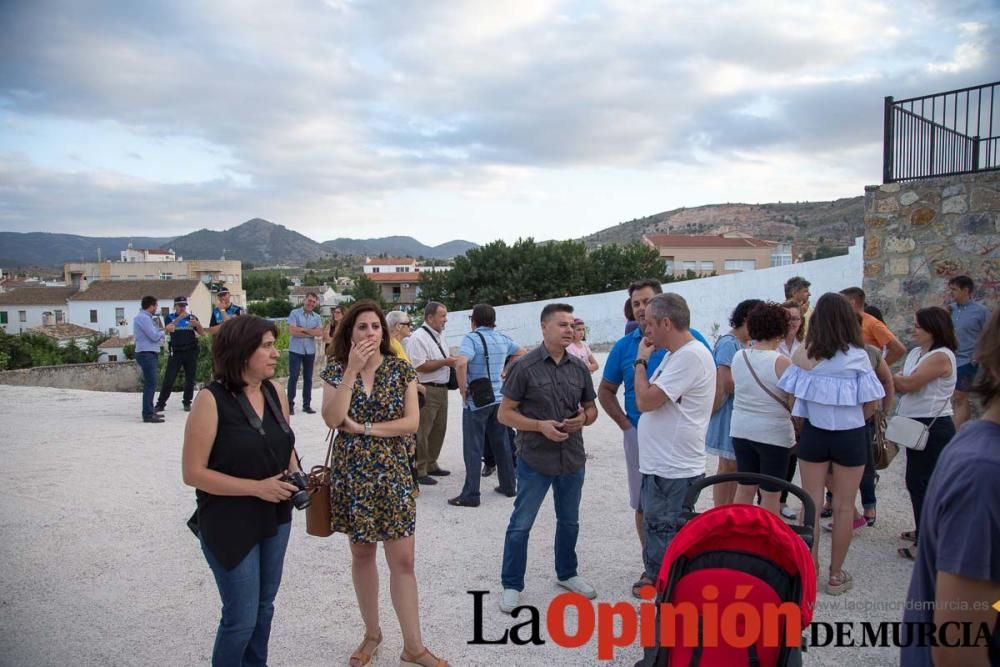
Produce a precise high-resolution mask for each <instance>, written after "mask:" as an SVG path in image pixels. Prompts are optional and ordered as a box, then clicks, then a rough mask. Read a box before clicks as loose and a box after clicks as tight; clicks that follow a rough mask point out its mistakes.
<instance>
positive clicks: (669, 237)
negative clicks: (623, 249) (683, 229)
mask: <svg viewBox="0 0 1000 667" xmlns="http://www.w3.org/2000/svg"><path fill="white" fill-rule="evenodd" d="M643 238H644V239H646V240H647V241H649V242H650V243H652V244H653V245H654V246H656V247H657V248H773V247H775V246H777V245H778V242H777V241H764V240H762V239H745V238H726V237H725V236H698V235H686V234H645V235H644V236H643Z"/></svg>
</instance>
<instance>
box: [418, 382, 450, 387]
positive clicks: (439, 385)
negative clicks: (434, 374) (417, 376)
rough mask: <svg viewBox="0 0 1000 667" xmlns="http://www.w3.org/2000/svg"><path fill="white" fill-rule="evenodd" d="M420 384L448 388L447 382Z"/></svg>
mask: <svg viewBox="0 0 1000 667" xmlns="http://www.w3.org/2000/svg"><path fill="white" fill-rule="evenodd" d="M420 384H422V385H424V386H425V387H441V388H443V389H447V388H448V383H447V382H421V383H420Z"/></svg>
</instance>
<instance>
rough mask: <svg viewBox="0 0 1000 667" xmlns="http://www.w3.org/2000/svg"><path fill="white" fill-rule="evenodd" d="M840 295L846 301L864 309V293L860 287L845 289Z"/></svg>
mask: <svg viewBox="0 0 1000 667" xmlns="http://www.w3.org/2000/svg"><path fill="white" fill-rule="evenodd" d="M840 293H841V294H843V295H844V296H846V297H847V300H848V301H853V302H855V303H858V304H860V305H861V307H862V308H864V307H865V291H864V290H863V289H861V288H860V287H845V288H844V289H842V290H840Z"/></svg>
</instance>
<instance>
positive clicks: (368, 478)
mask: <svg viewBox="0 0 1000 667" xmlns="http://www.w3.org/2000/svg"><path fill="white" fill-rule="evenodd" d="M320 377H322V378H323V380H325V381H326V382H327V383H329V384H330V385H332V386H333V387H337V386H339V385H340V383H341V381H342V380H343V377H344V367H343V366H342V365H341V364H340V363H338V362H336V361H331V362H330V363H329V364H328V365H327V367H326V368H325V369H324V370H323V372H322V373H321V374H320ZM416 377H417V375H416V371H414V370H413V366H411V365H410V364H409V363H408V362H407V361H405V360H403V359H400V358H398V357H395V356H390V355H386V356H385V357H384V358H383V360H382V364H381V365H380V366H379V367H378V368H377V369H376V370H375V381H374V383H373V385H372V393H371V396H368V395H366V394H365V390H364V385H363V383H362V381H361V376H360V375H358V377H357V379H356V380H355V383H354V389H353V391H352V392H351V406H350V408H349V409H348V411H347V416H348V417H350V418H351V419H353V420H354V421H356V422H358V423H359V424H364V423H365V422H368V421H370V422H372V423H378V422H387V421H392V420H394V419H401V418H402V417H403V407H404V406H403V404H404V401H405V397H406V387H407V386H408V385H409V383H410V382H412V381H414V380H415V379H416ZM408 443H409V438H408V436H396V437H392V438H377V437H375V436H365V435H361V434H354V433H344V432H343V431H338V432H337V436H336V438H335V439H334V441H333V456H332V461H331V464H330V469H331V481H330V506H331V510H332V511H331V519H330V527H331V529H332V530H333V531H334V532H338V533H345V534H346V535H347V536H348V538H350V540H351V542H361V543H374V542H383V541H386V540H396V539H400V538H403V537H408V536H410V535H413V532H414V530H415V528H416V519H417V507H416V501H415V500H414V497H413V478H412V476H411V475H410V463H409V457H408V454H407V445H408Z"/></svg>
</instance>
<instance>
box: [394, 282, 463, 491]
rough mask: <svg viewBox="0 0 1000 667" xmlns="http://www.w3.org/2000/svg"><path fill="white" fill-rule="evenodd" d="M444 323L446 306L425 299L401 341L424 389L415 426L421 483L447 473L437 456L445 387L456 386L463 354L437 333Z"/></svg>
mask: <svg viewBox="0 0 1000 667" xmlns="http://www.w3.org/2000/svg"><path fill="white" fill-rule="evenodd" d="M447 323H448V309H447V308H445V306H444V304H442V303H438V302H437V301H429V302H428V303H427V305H426V306H425V307H424V323H423V324H422V325H421V326H420V327H419V328H418V329H417V330H416V331H414V332H413V333H412V334H411V335H410V337H409V338H407V339H406V343H405V345H406V353H407V355H408V356H409V357H410V363H411V364H413V367H414V368H415V369H417V381H418V382H419V383H420V384H421V385H422V386H423V387H424V389H425V393H424V405H423V407H422V408H420V427H419V429H418V430H417V481H418V482H419V483H420V484H424V485H434V484H437V480H436V479H434V478H435V477H445V476H447V475H450V474H451V471H449V470H445V469H444V468H442V467H440V466H439V465H438V462H437V460H438V456H440V455H441V447H442V445H444V434H445V429H446V428H447V426H448V389H449V388H455V389H457V388H458V381H457V377H456V376H455V375H454V374H455V365H456V364H459V363H463V362H464V358H462V357H453V356H451V355H449V354H448V348H447V347H446V343H445V341H444V337H443V336H442V335H441V334H442V333H443V332H444V325H445V324H447ZM453 377H455V381H454V382H452V381H451V380H452V378H453Z"/></svg>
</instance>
